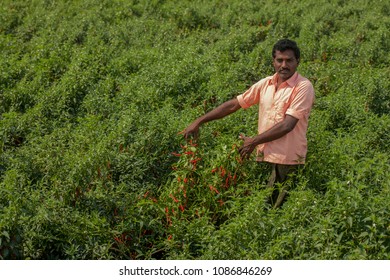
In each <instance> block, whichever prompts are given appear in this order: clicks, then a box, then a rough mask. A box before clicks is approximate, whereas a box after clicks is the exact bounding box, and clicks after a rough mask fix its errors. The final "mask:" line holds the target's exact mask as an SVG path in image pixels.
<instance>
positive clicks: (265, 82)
mask: <svg viewBox="0 0 390 280" xmlns="http://www.w3.org/2000/svg"><path fill="white" fill-rule="evenodd" d="M277 79H278V75H277V74H275V75H273V76H270V77H267V78H264V79H262V80H260V81H259V82H257V83H256V84H254V85H253V86H252V87H250V88H249V89H248V90H247V91H246V92H244V93H243V94H241V95H239V96H237V99H238V102H239V103H240V106H241V107H242V108H243V109H246V108H249V107H250V106H252V105H255V104H258V105H259V124H258V132H259V134H260V133H262V132H264V131H266V130H268V129H270V128H271V127H272V126H274V125H275V124H276V123H278V122H280V121H282V120H283V119H284V118H285V114H288V115H291V116H293V117H295V118H297V119H298V123H297V124H296V126H295V127H294V129H293V130H292V131H291V132H289V133H287V134H286V135H284V136H283V137H281V138H279V139H276V140H274V141H271V142H268V143H264V144H260V145H258V146H257V160H258V161H267V162H271V163H278V164H303V163H305V158H306V153H307V139H306V132H307V126H308V119H309V115H310V110H311V107H312V105H313V103H314V99H315V97H314V88H313V85H312V84H311V83H310V81H309V80H308V79H306V78H305V77H303V76H301V75H300V74H298V73H297V72H295V73H294V75H293V76H292V77H291V78H290V79H288V80H287V81H285V82H284V83H282V84H281V85H280V86H279V88H278V89H277V90H276V86H277Z"/></svg>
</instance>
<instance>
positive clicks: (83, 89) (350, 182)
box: [0, 0, 390, 259]
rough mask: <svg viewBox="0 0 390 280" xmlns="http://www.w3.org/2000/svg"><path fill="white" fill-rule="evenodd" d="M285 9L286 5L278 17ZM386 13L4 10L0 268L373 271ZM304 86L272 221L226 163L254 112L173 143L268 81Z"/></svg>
mask: <svg viewBox="0 0 390 280" xmlns="http://www.w3.org/2000/svg"><path fill="white" fill-rule="evenodd" d="M287 4H288V5H287ZM389 11H390V5H389V3H387V2H386V1H367V0H359V1H354V2H351V1H341V0H334V1H322V0H321V1H288V3H287V2H286V1H268V0H265V1H252V0H244V1H237V0H229V1H201V0H199V1H188V0H185V1H164V0H153V1H146V0H134V1H123V0H114V1H108V0H103V1H96V0H85V1H74V0H67V1H65V0H64V1H50V0H34V1H23V0H16V1H15V0H12V1H11V0H3V1H2V6H1V8H0V51H1V54H2V55H1V56H0V67H1V71H0V258H1V259H389V257H390V239H389V236H390V224H389V219H388V217H389V214H390V209H389V203H388V201H389V199H390V197H389V195H390V177H389V176H390V175H389V174H390V160H389V154H390V149H389V147H390V145H389V143H390V139H389V135H390V116H389V112H390V105H389V104H390V103H389V100H390V96H389V92H390V88H389V87H390V84H389V79H388V77H389V68H388V65H389V62H390V61H389V56H388V50H389V47H390V46H389V42H390V40H389V36H390V31H389V30H390V19H389V17H388V14H389ZM282 37H290V38H292V39H295V40H296V41H297V42H298V44H299V46H300V47H301V51H302V59H301V62H300V65H299V72H300V73H301V74H303V75H304V76H306V77H308V78H309V79H310V80H311V81H312V82H313V85H314V87H315V91H316V103H315V106H314V108H313V111H312V115H311V117H310V124H309V131H308V141H309V153H308V159H307V164H306V166H305V168H304V169H303V170H302V172H301V173H300V174H299V176H298V180H297V183H296V186H295V187H294V188H292V189H291V191H290V193H289V197H288V200H287V202H286V203H285V204H284V205H283V207H282V208H281V209H278V210H274V209H269V206H268V204H267V203H266V199H267V197H268V196H269V193H270V190H268V189H267V188H266V187H265V186H266V183H267V177H268V174H269V170H268V168H267V166H266V165H259V164H257V163H255V162H254V160H253V159H251V160H249V161H245V162H241V161H240V160H239V158H238V154H237V145H240V142H239V141H238V135H239V134H240V133H244V134H246V135H253V134H254V133H256V122H257V108H250V109H248V110H245V111H243V110H241V111H239V112H237V113H235V114H234V115H232V116H229V117H227V118H226V119H224V120H222V121H216V122H213V123H210V124H207V125H204V126H203V127H202V129H201V137H200V139H199V141H198V142H197V143H187V142H185V141H184V140H183V139H182V138H181V136H180V135H177V133H178V132H179V131H180V130H182V129H184V128H185V127H186V126H187V125H188V124H189V123H190V122H191V121H192V120H193V119H194V118H196V117H197V116H199V115H200V114H203V113H205V112H207V111H209V110H211V109H212V108H214V107H216V106H217V105H218V104H220V103H222V102H223V101H225V100H227V99H229V98H233V97H234V96H236V95H237V94H238V93H241V92H243V91H245V90H246V89H247V88H248V87H249V86H250V85H252V84H253V83H254V82H256V81H257V80H259V79H260V78H262V77H264V76H268V75H271V74H272V73H273V72H272V71H273V70H272V64H271V62H272V60H271V48H272V46H273V44H274V42H275V41H276V40H277V39H280V38H282Z"/></svg>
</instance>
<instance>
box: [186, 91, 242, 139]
mask: <svg viewBox="0 0 390 280" xmlns="http://www.w3.org/2000/svg"><path fill="white" fill-rule="evenodd" d="M240 108H241V106H240V104H239V103H238V100H237V98H233V99H231V100H229V101H226V102H224V103H222V104H221V105H219V106H218V107H217V108H215V109H213V110H212V111H210V112H208V113H206V114H204V115H203V116H201V117H199V118H197V119H196V120H195V121H194V122H192V123H191V124H190V125H189V126H188V127H187V128H186V129H184V130H183V131H181V132H180V134H183V135H184V138H188V137H190V136H192V137H194V138H195V139H196V138H198V136H199V127H200V126H201V125H202V124H204V123H206V122H210V121H213V120H217V119H222V118H224V117H226V116H227V115H230V114H232V113H234V112H236V111H237V110H239V109H240Z"/></svg>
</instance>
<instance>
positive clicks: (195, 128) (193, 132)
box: [179, 122, 199, 140]
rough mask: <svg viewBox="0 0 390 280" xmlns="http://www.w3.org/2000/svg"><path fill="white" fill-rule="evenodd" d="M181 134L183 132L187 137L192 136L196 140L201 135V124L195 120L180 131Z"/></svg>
mask: <svg viewBox="0 0 390 280" xmlns="http://www.w3.org/2000/svg"><path fill="white" fill-rule="evenodd" d="M179 134H183V136H184V138H185V139H188V138H191V137H192V139H193V140H196V139H198V137H199V125H198V124H197V123H196V122H193V123H192V124H190V125H189V126H188V127H187V128H186V129H184V130H182V131H180V132H179Z"/></svg>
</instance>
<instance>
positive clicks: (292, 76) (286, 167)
mask: <svg viewBox="0 0 390 280" xmlns="http://www.w3.org/2000/svg"><path fill="white" fill-rule="evenodd" d="M272 57H273V67H274V69H275V73H274V75H273V76H269V77H266V78H264V79H262V80H260V81H258V82H257V83H255V84H254V85H252V86H251V87H250V88H249V89H248V90H247V91H245V92H244V93H242V94H241V95H238V96H237V97H236V98H234V99H232V100H229V101H226V102H224V103H222V104H221V105H219V106H218V107H216V108H215V109H213V110H212V111H210V112H208V113H206V114H205V115H203V116H201V117H199V118H197V119H196V120H195V121H194V122H192V123H191V124H190V125H189V126H188V127H187V128H186V129H184V130H183V131H182V132H181V133H182V134H183V135H184V137H185V138H186V139H188V138H189V137H193V138H194V139H196V138H198V136H199V127H200V126H201V125H202V124H204V123H206V122H210V121H213V120H217V119H221V118H224V117H226V116H227V115H230V114H232V113H234V112H236V111H237V110H239V109H240V108H243V109H246V108H249V107H251V106H253V105H255V104H257V105H259V121H258V134H257V135H256V136H253V137H246V136H242V135H241V136H240V139H242V140H243V144H242V146H241V147H240V148H239V153H240V156H241V158H243V159H246V158H248V157H249V156H250V155H251V153H252V152H253V151H254V150H255V149H256V150H257V151H256V154H257V158H256V159H257V161H259V162H267V163H269V164H270V165H271V167H272V172H271V176H270V178H269V182H268V186H269V187H272V188H273V189H274V191H273V194H272V196H271V198H270V202H271V204H272V205H273V207H274V208H278V207H280V206H281V205H282V203H283V201H284V199H285V196H286V194H287V191H288V186H287V184H286V182H287V181H288V180H287V179H288V177H290V176H292V175H293V174H295V173H296V172H297V170H298V168H299V166H302V165H303V164H304V163H305V157H306V153H307V140H306V132H307V126H308V118H309V114H310V110H311V108H312V105H313V102H314V89H313V86H312V84H311V83H310V81H309V80H308V79H307V78H305V77H303V76H301V75H300V74H299V73H298V72H296V69H297V67H298V65H299V60H300V50H299V48H298V46H297V44H296V42H294V41H292V40H289V39H282V40H279V41H278V42H277V43H276V44H275V45H274V47H273V49H272ZM283 183H284V184H283Z"/></svg>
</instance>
